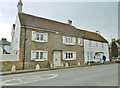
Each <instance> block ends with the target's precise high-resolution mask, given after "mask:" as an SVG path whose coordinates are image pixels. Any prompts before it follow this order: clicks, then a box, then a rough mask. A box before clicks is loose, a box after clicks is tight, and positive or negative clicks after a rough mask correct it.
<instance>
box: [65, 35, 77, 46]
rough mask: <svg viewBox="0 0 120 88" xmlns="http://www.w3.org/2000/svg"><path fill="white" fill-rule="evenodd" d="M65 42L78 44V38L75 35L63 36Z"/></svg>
mask: <svg viewBox="0 0 120 88" xmlns="http://www.w3.org/2000/svg"><path fill="white" fill-rule="evenodd" d="M63 43H64V44H68V45H75V44H76V38H75V37H66V36H63Z"/></svg>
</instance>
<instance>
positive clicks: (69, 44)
mask: <svg viewBox="0 0 120 88" xmlns="http://www.w3.org/2000/svg"><path fill="white" fill-rule="evenodd" d="M64 44H65V45H72V46H73V45H75V44H68V43H64Z"/></svg>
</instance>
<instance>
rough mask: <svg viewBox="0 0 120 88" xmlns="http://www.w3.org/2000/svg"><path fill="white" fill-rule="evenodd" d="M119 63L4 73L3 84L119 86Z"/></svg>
mask: <svg viewBox="0 0 120 88" xmlns="http://www.w3.org/2000/svg"><path fill="white" fill-rule="evenodd" d="M118 75H119V74H118V64H109V65H98V66H88V67H78V68H69V69H59V70H48V71H38V72H31V73H25V74H14V75H2V76H1V77H2V82H0V84H1V85H3V86H118Z"/></svg>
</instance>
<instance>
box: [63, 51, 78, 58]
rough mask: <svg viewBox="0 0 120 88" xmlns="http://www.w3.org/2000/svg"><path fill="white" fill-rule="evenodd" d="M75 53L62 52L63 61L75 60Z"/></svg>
mask: <svg viewBox="0 0 120 88" xmlns="http://www.w3.org/2000/svg"><path fill="white" fill-rule="evenodd" d="M75 59H76V52H73V51H64V52H63V60H75Z"/></svg>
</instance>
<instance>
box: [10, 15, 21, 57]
mask: <svg viewBox="0 0 120 88" xmlns="http://www.w3.org/2000/svg"><path fill="white" fill-rule="evenodd" d="M20 28H21V25H20V20H19V17H18V16H16V22H15V29H14V28H13V29H12V33H11V34H12V39H11V53H12V54H16V55H19V45H20Z"/></svg>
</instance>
